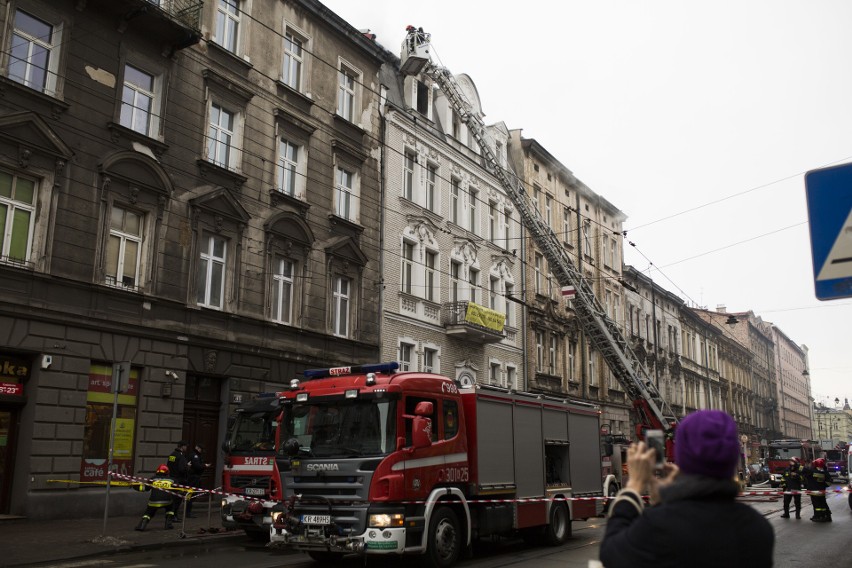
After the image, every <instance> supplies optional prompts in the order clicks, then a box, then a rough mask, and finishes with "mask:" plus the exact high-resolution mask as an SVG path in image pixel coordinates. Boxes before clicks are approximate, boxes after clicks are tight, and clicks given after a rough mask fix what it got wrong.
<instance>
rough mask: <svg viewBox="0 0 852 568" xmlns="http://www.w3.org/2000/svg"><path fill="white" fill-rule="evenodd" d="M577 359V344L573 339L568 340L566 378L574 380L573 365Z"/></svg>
mask: <svg viewBox="0 0 852 568" xmlns="http://www.w3.org/2000/svg"><path fill="white" fill-rule="evenodd" d="M576 360H577V344H576V343H575V342H573V341H569V342H568V380H569V381H576V379H575V375H574V365H575V364H576Z"/></svg>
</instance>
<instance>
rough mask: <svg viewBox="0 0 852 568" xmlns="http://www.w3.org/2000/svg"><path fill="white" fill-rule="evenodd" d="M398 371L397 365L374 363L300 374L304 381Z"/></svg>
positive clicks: (308, 370)
mask: <svg viewBox="0 0 852 568" xmlns="http://www.w3.org/2000/svg"><path fill="white" fill-rule="evenodd" d="M397 369H399V363H397V362H396V361H391V362H389V363H374V364H371V365H354V366H352V367H331V368H329V369H307V370H306V371H303V372H302V374H303V375H304V376H305V380H306V381H307V380H310V379H322V378H325V377H339V376H340V375H361V374H366V373H393V372H394V371H396V370H397Z"/></svg>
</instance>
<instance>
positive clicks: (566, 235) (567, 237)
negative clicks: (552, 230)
mask: <svg viewBox="0 0 852 568" xmlns="http://www.w3.org/2000/svg"><path fill="white" fill-rule="evenodd" d="M562 240H563V241H564V242H566V243H569V244H570V243H571V208H569V207H565V208H563V209H562Z"/></svg>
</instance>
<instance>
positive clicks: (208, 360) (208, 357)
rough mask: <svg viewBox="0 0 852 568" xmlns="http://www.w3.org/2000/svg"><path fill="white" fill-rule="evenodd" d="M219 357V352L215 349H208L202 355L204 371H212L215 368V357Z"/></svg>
mask: <svg viewBox="0 0 852 568" xmlns="http://www.w3.org/2000/svg"><path fill="white" fill-rule="evenodd" d="M218 357H219V353H218V352H217V351H208V352H207V353H206V354H205V355H204V371H205V372H207V373H212V372H213V371H215V370H216V359H217V358H218Z"/></svg>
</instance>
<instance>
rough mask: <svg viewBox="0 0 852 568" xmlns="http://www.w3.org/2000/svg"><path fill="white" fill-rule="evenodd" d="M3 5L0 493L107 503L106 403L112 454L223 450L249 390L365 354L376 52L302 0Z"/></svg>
mask: <svg viewBox="0 0 852 568" xmlns="http://www.w3.org/2000/svg"><path fill="white" fill-rule="evenodd" d="M7 7H8V9H7V10H4V11H3V14H2V15H0V25H2V26H3V30H4V33H3V35H2V37H3V38H5V42H6V43H5V45H3V48H2V54H3V57H2V61H0V82H2V84H3V95H2V97H0V177H2V178H3V180H4V181H3V182H2V184H0V185H2V186H3V188H5V189H3V190H0V206H2V210H0V212H2V214H3V220H4V222H5V223H7V225H6V228H9V230H8V231H5V230H4V231H3V237H2V238H3V240H2V241H0V242H2V252H1V253H0V280H2V281H3V282H4V286H2V288H0V357H2V362H3V365H2V369H3V377H2V380H0V382H2V384H3V389H2V393H3V394H0V426H2V427H3V428H4V430H6V440H7V444H6V445H5V446H4V449H3V451H4V452H6V454H5V456H4V460H3V464H4V465H3V468H2V471H1V472H0V491H2V493H0V512H3V513H13V514H22V515H26V516H27V517H29V518H32V519H38V518H44V517H47V516H50V517H55V516H56V514H57V511H67V512H68V514H72V513H71V512H72V511H73V514H77V515H87V514H96V513H97V511H102V510H103V499H102V497H101V496H102V493H103V491H102V488H100V489H99V488H97V487H96V484H97V483H98V482H102V481H103V480H104V479H105V478H106V469H107V464H108V457H109V456H108V454H109V442H110V435H111V430H110V424H111V415H112V408H113V404H114V403H117V420H116V421H115V432H116V438H115V445H114V452H113V456H112V457H113V464H114V469H115V470H116V471H118V472H119V473H124V474H136V473H139V474H143V475H148V474H149V473H150V472H152V471H153V470H154V468H155V467H156V466H157V465H158V464H159V463H161V462H162V460H163V458H164V457H165V456H166V455H168V453H169V452H170V451H171V450H172V449H173V448H174V445H175V442H176V441H177V440H179V439H182V438H186V439H189V440H192V441H198V442H202V443H204V444H205V446H206V447H207V448H209V449H210V455H211V457H212V458H213V460H212V461H213V462H214V463H215V465H216V467H215V468H213V471H218V470H219V469H220V468H219V467H218V466H220V465H221V464H220V462H219V458H218V456H217V455H216V451H215V449H216V448H218V447H219V442H220V441H221V439H222V437H223V435H224V431H225V428H226V426H227V417H228V416H229V415H230V413H231V412H232V411H233V409H234V407H235V406H236V405H237V404H238V403H239V401H241V400H245V399H246V398H247V397H249V396H251V395H253V394H255V393H258V392H263V391H270V390H275V389H277V388H280V387H281V386H283V385H285V384H287V382H289V380H290V379H291V378H293V377H294V376H296V375H297V373H298V372H300V371H301V370H303V369H305V368H308V367H317V366H326V365H333V364H341V363H353V362H354V363H357V362H367V361H375V360H376V359H377V357H378V354H379V325H380V310H379V302H378V293H377V292H378V290H379V287H380V277H379V275H380V267H379V248H380V237H381V235H380V231H379V219H380V205H381V200H380V191H381V178H380V170H379V166H380V162H379V150H378V148H379V145H380V136H379V128H380V116H379V99H380V97H379V90H378V88H377V84H378V75H379V69H380V68H381V65H382V64H383V63H384V62H385V61H386V60H387V58H388V54H387V52H386V51H385V50H384V49H383V48H381V47H380V46H378V45H377V44H376V43H375V42H373V41H371V40H370V39H369V38H367V37H365V36H364V35H363V34H361V33H360V32H358V31H357V30H355V29H354V28H352V27H351V26H349V25H348V24H347V23H346V22H344V21H342V20H341V19H340V18H339V17H337V16H336V15H334V14H333V13H331V12H329V11H328V9H327V8H325V7H324V6H323V5H322V4H320V3H319V2H315V1H311V0H293V1H288V2H273V1H272V0H252V1H240V0H228V1H220V2H206V3H203V4H202V3H201V2H197V1H191V0H176V1H174V2H162V3H160V2H154V1H147V0H117V1H106V0H89V1H88V2H84V3H80V2H72V1H63V2H54V1H46V0H14V1H11V2H8V3H7ZM122 363H128V364H129V365H128V366H127V367H125V366H124V365H122ZM116 373H119V374H116ZM121 373H123V374H121ZM116 379H118V381H116ZM115 382H120V392H118V393H117V394H115V393H114V392H113V385H114V383H115ZM56 479H62V480H72V481H73V482H72V483H62V484H57V483H54V482H53V481H52V480H56ZM77 481H79V482H83V483H79V484H78V483H76V482H77ZM205 483H207V484H209V486H210V487H213V486H214V483H215V479H213V478H212V476H211V478H210V479H206V480H205ZM92 484H95V485H92ZM110 504H111V509H112V512H113V513H116V512H124V513H126V512H130V511H131V510H132V511H136V510H137V509H138V503H137V501H136V500H134V499H132V497H131V496H130V495H129V494H128V493H117V494H115V495H114V497H113V499H112V500H111V502H110Z"/></svg>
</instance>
